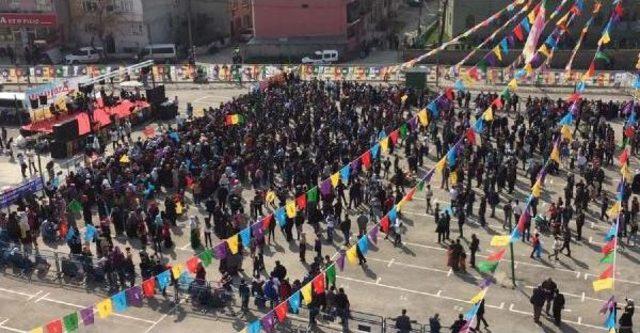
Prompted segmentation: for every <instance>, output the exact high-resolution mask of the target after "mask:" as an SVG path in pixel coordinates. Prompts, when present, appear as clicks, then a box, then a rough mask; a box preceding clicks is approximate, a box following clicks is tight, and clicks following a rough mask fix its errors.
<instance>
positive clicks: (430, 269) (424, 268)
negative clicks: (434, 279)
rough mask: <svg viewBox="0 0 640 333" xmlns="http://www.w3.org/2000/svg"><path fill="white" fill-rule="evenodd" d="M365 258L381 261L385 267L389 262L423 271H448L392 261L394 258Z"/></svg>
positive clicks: (388, 265)
mask: <svg viewBox="0 0 640 333" xmlns="http://www.w3.org/2000/svg"><path fill="white" fill-rule="evenodd" d="M367 259H371V260H373V261H378V262H382V263H387V262H388V264H387V267H391V263H393V264H394V265H397V266H403V267H410V268H415V269H422V270H425V271H432V272H438V273H448V272H450V271H451V270H449V271H445V270H442V269H438V268H431V267H427V266H419V265H411V264H405V263H401V262H394V259H391V260H384V259H377V258H367Z"/></svg>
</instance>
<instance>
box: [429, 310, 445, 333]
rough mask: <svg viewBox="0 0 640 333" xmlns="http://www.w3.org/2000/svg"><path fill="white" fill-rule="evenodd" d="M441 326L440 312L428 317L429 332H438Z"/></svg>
mask: <svg viewBox="0 0 640 333" xmlns="http://www.w3.org/2000/svg"><path fill="white" fill-rule="evenodd" d="M441 328H442V324H441V323H440V314H439V313H436V314H435V315H434V316H433V317H431V318H429V333H440V329H441Z"/></svg>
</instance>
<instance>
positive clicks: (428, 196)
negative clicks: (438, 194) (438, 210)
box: [424, 185, 433, 214]
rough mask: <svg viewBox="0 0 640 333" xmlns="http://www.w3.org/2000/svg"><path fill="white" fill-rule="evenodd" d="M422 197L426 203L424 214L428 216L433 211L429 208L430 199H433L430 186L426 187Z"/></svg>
mask: <svg viewBox="0 0 640 333" xmlns="http://www.w3.org/2000/svg"><path fill="white" fill-rule="evenodd" d="M424 193H425V194H424V197H425V199H426V201H427V209H426V213H427V214H429V213H431V212H432V211H433V209H432V208H431V199H432V198H433V191H432V190H431V185H427V189H426V190H425V191H424Z"/></svg>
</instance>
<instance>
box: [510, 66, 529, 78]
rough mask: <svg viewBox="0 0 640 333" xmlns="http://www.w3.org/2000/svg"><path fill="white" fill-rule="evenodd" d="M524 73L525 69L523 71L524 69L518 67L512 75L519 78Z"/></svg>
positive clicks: (525, 73) (525, 72)
mask: <svg viewBox="0 0 640 333" xmlns="http://www.w3.org/2000/svg"><path fill="white" fill-rule="evenodd" d="M525 75H527V71H525V70H524V69H522V68H520V69H518V71H517V72H516V73H515V74H514V75H513V76H514V77H515V78H516V79H521V78H522V77H524V76H525Z"/></svg>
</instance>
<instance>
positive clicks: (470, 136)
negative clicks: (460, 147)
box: [466, 128, 476, 145]
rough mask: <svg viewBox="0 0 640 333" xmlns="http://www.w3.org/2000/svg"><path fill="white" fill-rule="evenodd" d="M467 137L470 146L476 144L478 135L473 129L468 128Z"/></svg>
mask: <svg viewBox="0 0 640 333" xmlns="http://www.w3.org/2000/svg"><path fill="white" fill-rule="evenodd" d="M466 136H467V140H468V141H469V143H470V144H472V145H475V144H476V133H475V132H474V131H473V129H471V128H467V133H466Z"/></svg>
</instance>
